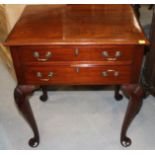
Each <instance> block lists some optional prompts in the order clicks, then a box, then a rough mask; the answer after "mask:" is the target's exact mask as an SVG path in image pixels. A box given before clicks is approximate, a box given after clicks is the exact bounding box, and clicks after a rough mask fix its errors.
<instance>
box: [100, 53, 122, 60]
mask: <svg viewBox="0 0 155 155" xmlns="http://www.w3.org/2000/svg"><path fill="white" fill-rule="evenodd" d="M101 54H102V56H103V57H104V58H106V59H107V60H109V61H115V60H117V59H118V58H120V57H121V56H122V52H121V51H116V53H115V57H113V58H110V57H109V53H108V52H107V51H103V52H102V53H101Z"/></svg>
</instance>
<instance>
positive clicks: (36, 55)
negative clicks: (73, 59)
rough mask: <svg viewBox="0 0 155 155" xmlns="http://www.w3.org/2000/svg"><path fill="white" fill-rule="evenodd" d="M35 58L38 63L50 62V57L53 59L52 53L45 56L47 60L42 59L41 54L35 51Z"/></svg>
mask: <svg viewBox="0 0 155 155" xmlns="http://www.w3.org/2000/svg"><path fill="white" fill-rule="evenodd" d="M33 56H34V57H35V58H36V59H37V61H48V60H49V58H50V57H52V52H50V51H48V52H47V53H46V54H45V58H39V57H40V54H39V52H37V51H35V52H34V53H33Z"/></svg>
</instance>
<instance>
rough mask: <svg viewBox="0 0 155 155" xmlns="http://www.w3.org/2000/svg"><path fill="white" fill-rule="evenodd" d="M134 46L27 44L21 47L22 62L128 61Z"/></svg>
mask: <svg viewBox="0 0 155 155" xmlns="http://www.w3.org/2000/svg"><path fill="white" fill-rule="evenodd" d="M134 51H135V48H134V46H99V47H91V46H76V47H74V46H59V47H55V46H25V47H19V55H20V58H21V60H22V62H51V61H128V60H132V56H133V52H134Z"/></svg>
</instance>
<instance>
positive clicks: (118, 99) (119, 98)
mask: <svg viewBox="0 0 155 155" xmlns="http://www.w3.org/2000/svg"><path fill="white" fill-rule="evenodd" d="M120 89H121V86H120V85H116V87H115V94H114V97H115V99H116V100H117V101H120V100H122V99H123V96H122V95H121V94H120V93H119V91H120Z"/></svg>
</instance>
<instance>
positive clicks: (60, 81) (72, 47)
mask: <svg viewBox="0 0 155 155" xmlns="http://www.w3.org/2000/svg"><path fill="white" fill-rule="evenodd" d="M147 44H148V41H147V40H146V38H145V36H144V33H143V31H142V29H141V26H140V25H139V23H138V21H137V18H136V15H135V13H134V10H133V8H132V7H131V6H130V5H37V6H36V5H33V6H31V5H30V6H28V7H26V9H25V11H24V13H23V15H22V16H21V18H20V20H19V21H18V22H17V24H16V26H15V27H14V29H13V30H12V32H11V33H10V35H9V36H8V39H7V40H6V42H5V45H8V46H10V49H11V54H12V58H13V62H14V67H15V71H16V75H17V80H18V86H17V88H16V89H15V101H16V104H17V105H18V109H19V110H20V111H21V112H22V113H23V115H24V116H25V117H26V120H27V122H28V123H29V124H30V126H31V128H32V130H33V132H34V138H32V139H31V140H30V142H29V145H30V146H32V147H35V146H37V145H38V144H39V133H38V130H37V127H36V123H35V121H34V117H33V115H32V111H31V109H30V108H29V102H28V100H27V96H28V95H30V94H31V93H32V92H33V91H34V90H35V89H36V88H38V86H39V87H40V88H41V89H42V91H43V95H41V97H40V99H41V100H42V101H46V100H47V99H48V96H47V91H46V87H47V86H48V85H116V91H115V98H116V100H121V99H122V96H121V94H119V91H120V88H123V90H124V92H127V93H128V90H130V92H129V93H128V94H129V97H130V102H129V107H128V109H127V113H126V115H125V119H124V123H123V126H122V132H121V144H122V145H123V146H125V147H127V146H129V145H131V140H130V139H129V138H128V137H127V136H126V134H127V129H128V126H129V125H130V123H131V119H133V118H134V116H135V112H137V109H138V107H139V105H141V101H142V96H143V93H142V92H143V90H142V87H141V85H140V84H139V81H140V71H141V63H142V59H143V52H144V47H145V45H147ZM121 85H123V86H122V87H121ZM130 88H132V89H130ZM26 104H28V105H27V106H28V107H26ZM135 104H136V105H137V106H136V107H135ZM24 109H25V110H24Z"/></svg>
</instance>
